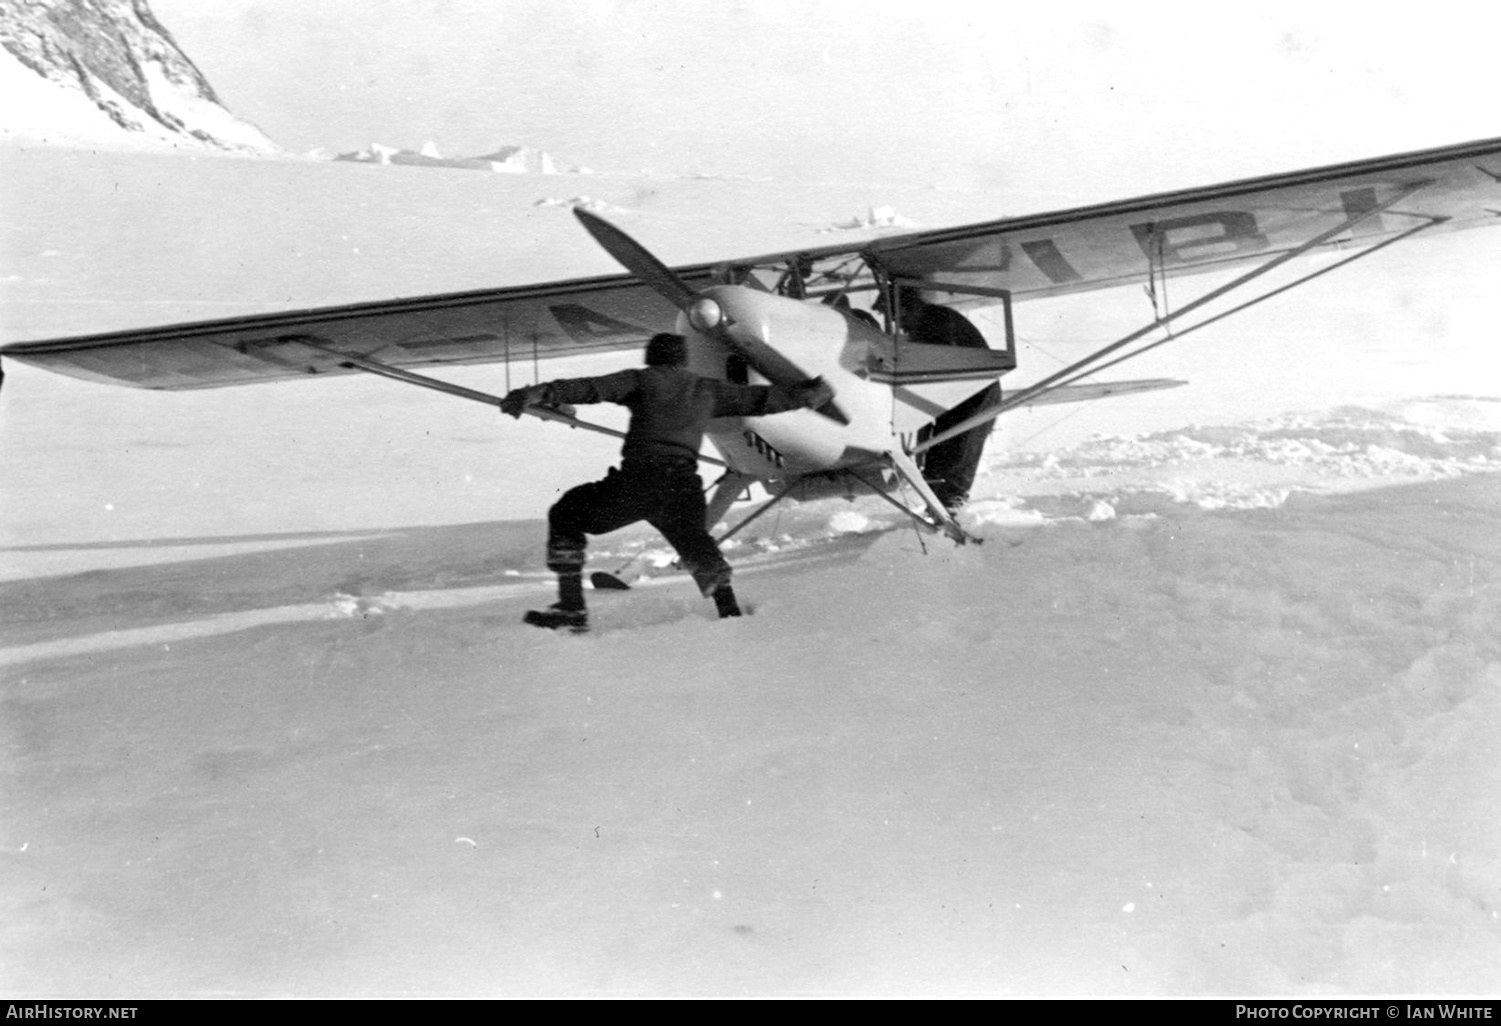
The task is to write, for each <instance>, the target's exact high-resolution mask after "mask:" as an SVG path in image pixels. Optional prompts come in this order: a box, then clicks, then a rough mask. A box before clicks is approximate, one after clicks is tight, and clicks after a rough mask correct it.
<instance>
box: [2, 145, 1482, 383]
mask: <svg viewBox="0 0 1501 1026" xmlns="http://www.w3.org/2000/svg"><path fill="white" fill-rule="evenodd" d="M1487 204H1489V205H1491V206H1495V207H1497V208H1498V209H1501V139H1489V140H1483V141H1480V142H1474V143H1466V144H1461V145H1456V146H1448V147H1442V148H1439V149H1432V150H1424V151H1420V152H1415V153H1407V154H1400V155H1397V156H1391V157H1381V158H1376V159H1372V160H1363V161H1356V162H1353V163H1348V164H1340V165H1335V166H1331V167H1324V168H1316V169H1313V170H1308V171H1300V172H1293V173H1290V174H1282V175H1272V176H1266V177H1261V178H1253V179H1246V180H1242V181H1237V182H1231V183H1227V184H1224V185H1217V186H1209V187H1205V188H1198V189H1186V190H1181V191H1177V192H1171V193H1162V194H1158V195H1153V196H1145V197H1141V198H1139V199H1134V200H1126V201H1122V202H1117V203H1107V204H1100V205H1095V206H1088V207H1079V208H1074V209H1070V210H1062V211H1055V212H1051V213H1041V214H1032V215H1027V216H1023V217H1014V218H1005V219H1001V220H994V221H986V222H981V223H978V224H972V225H966V226H961V227H956V228H943V229H936V230H930V231H919V232H910V233H905V234H902V235H889V236H885V237H882V238H879V239H876V240H874V241H868V240H865V241H858V242H851V243H845V244H842V245H830V246H822V247H809V248H808V249H805V250H798V251H793V252H784V253H775V254H770V255H766V256H760V257H750V258H745V259H741V260H727V261H724V262H722V263H716V264H702V265H695V266H691V267H678V268H673V271H674V272H675V273H676V274H677V276H678V277H679V278H680V279H682V280H683V281H684V282H685V283H687V284H688V285H689V286H690V287H693V288H698V287H701V286H704V285H707V284H710V283H713V282H716V281H723V280H739V276H743V275H744V274H746V273H750V272H751V271H752V270H753V269H755V268H776V267H778V266H781V267H783V268H787V267H791V266H794V265H795V266H797V267H798V268H799V273H800V275H801V277H802V279H803V282H804V283H805V285H806V288H807V290H808V293H809V294H811V295H818V294H819V293H820V291H822V292H825V293H828V292H844V291H850V290H856V291H858V290H860V289H869V288H870V287H872V285H873V283H874V280H875V278H874V272H876V271H879V272H880V273H881V274H884V275H891V276H896V277H899V278H903V279H910V280H917V281H921V282H923V283H925V284H926V285H927V286H930V287H933V288H936V289H938V290H940V291H941V290H942V288H943V286H945V285H951V286H955V287H957V288H968V289H971V290H976V289H978V290H981V291H983V290H992V291H993V290H998V289H1004V290H1007V291H1009V292H1010V293H1011V294H1012V296H1013V298H1014V299H1016V300H1026V299H1034V298H1041V297H1046V296H1054V295H1060V294H1065V293H1072V292H1080V291H1085V290H1089V289H1101V288H1112V287H1116V286H1120V285H1126V284H1130V283H1133V282H1145V281H1148V280H1149V276H1172V275H1180V274H1189V273H1197V272H1203V271H1213V270H1220V269H1224V268H1226V267H1229V266H1233V265H1236V264H1241V263H1245V262H1247V261H1252V260H1266V259H1268V258H1271V257H1274V256H1276V255H1278V254H1281V253H1290V252H1293V251H1294V250H1297V249H1300V248H1304V247H1307V250H1308V251H1309V252H1313V251H1316V250H1317V249H1321V248H1322V249H1350V248H1361V247H1366V246H1371V245H1374V244H1376V243H1379V242H1382V241H1386V240H1389V239H1393V238H1396V237H1398V236H1400V235H1401V234H1402V233H1404V232H1407V231H1410V230H1412V229H1414V228H1420V227H1434V226H1439V227H1437V228H1436V229H1435V230H1447V229H1454V228H1466V227H1472V226H1477V225H1481V224H1495V223H1497V222H1498V220H1501V214H1498V213H1497V212H1495V211H1493V210H1491V209H1489V208H1488V207H1487ZM1321 237H1322V238H1321ZM1314 240H1317V243H1316V245H1314V246H1309V243H1310V242H1311V241H1314ZM580 244H581V245H583V244H587V243H586V242H584V241H583V239H582V236H581V243H580ZM726 276H728V279H727V277H726ZM954 301H955V302H956V303H959V304H962V303H965V302H972V301H975V300H974V296H973V294H971V295H966V294H963V293H960V294H958V295H957V296H956V297H955V300H954ZM981 301H983V300H981ZM675 320H676V310H675V309H674V308H673V307H672V305H671V304H670V303H668V302H667V301H666V300H664V299H663V298H661V296H659V295H658V294H657V293H656V292H654V291H653V290H652V289H650V288H648V287H647V286H645V285H643V284H641V283H640V282H639V281H637V280H636V279H635V278H632V277H630V276H628V275H616V276H607V277H599V278H588V279H578V280H572V281H560V282H551V283H543V284H537V285H525V286H519V287H513V288H497V289H486V290H480V291H474V292H463V293H453V294H448V295H438V296H426V297H418V298H412V299H397V300H387V301H381V302H373V303H358V304H352V305H347V306H337V307H327V308H322V309H316V310H305V311H296V312H286V313H272V314H261V315H253V316H246V317H236V318H228V319H224V320H218V321H206V322H198V323H192V324H178V325H171V326H167V327H161V328H150V329H143V330H134V331H122V332H114V333H110V334H103V335H90V336H82V337H75V338H64V339H54V340H47V341H37V342H18V343H13V344H11V345H7V346H4V347H0V356H5V357H9V358H11V359H15V360H20V361H22V362H25V363H30V364H35V365H38V366H41V367H45V368H47V369H49V370H53V371H57V372H59V373H63V374H70V375H73V376H76V377H82V378H88V379H91V380H95V381H106V382H111V383H115V384H124V385H134V386H138V387H144V388H157V389H190V388H212V387H216V386H222V385H236V384H247V383H252V382H259V381H273V380H283V379H291V378H306V377H308V376H310V375H319V374H339V373H357V370H356V369H355V367H354V366H353V365H352V364H350V363H349V362H348V361H347V359H346V358H345V357H346V356H347V357H357V358H359V359H363V360H366V361H374V362H377V363H379V364H382V365H385V366H388V367H398V368H407V369H409V370H411V369H421V368H424V367H430V366H439V365H445V364H471V363H485V362H498V361H504V360H515V361H521V362H527V361H531V360H534V359H535V360H540V359H547V358H550V357H556V356H565V355H576V354H581V353H594V352H602V351H608V350H617V349H633V348H637V347H639V346H640V345H641V344H642V343H644V342H645V340H646V339H647V338H649V337H650V336H651V335H652V334H653V333H654V332H656V331H661V330H667V329H670V328H671V327H672V325H673V324H674V323H675Z"/></svg>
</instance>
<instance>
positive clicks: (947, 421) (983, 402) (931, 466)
mask: <svg viewBox="0 0 1501 1026" xmlns="http://www.w3.org/2000/svg"><path fill="white" fill-rule="evenodd" d="M1000 400H1001V386H1000V385H991V386H990V387H989V388H987V389H985V391H983V392H980V393H979V394H977V395H973V396H971V397H970V398H968V399H966V400H964V402H962V403H960V404H959V405H958V406H955V407H954V408H953V409H952V410H949V411H948V412H947V413H945V414H943V415H942V416H941V417H939V418H938V419H937V420H936V421H934V422H933V429H932V430H931V431H930V432H927V434H929V435H936V434H938V433H939V432H941V431H946V430H948V427H949V425H951V424H957V423H959V422H960V421H962V420H964V419H965V418H966V417H968V416H970V415H972V414H974V413H977V412H979V411H980V410H981V409H983V408H984V407H986V406H991V405H994V404H995V403H998V402H1000ZM994 426H995V425H994V424H981V425H980V426H979V427H975V428H971V429H970V430H968V431H966V432H964V434H962V435H959V436H957V437H955V438H950V439H949V440H948V441H947V442H940V443H939V444H938V445H935V446H933V448H931V449H929V450H928V451H927V452H926V453H924V454H923V456H924V458H923V463H922V476H923V480H925V481H927V482H928V486H929V487H931V488H932V489H933V494H934V495H936V496H938V500H939V501H940V502H942V503H943V504H944V505H948V506H952V505H959V504H961V503H963V502H964V501H965V500H966V499H968V498H969V490H970V487H971V486H972V485H973V484H974V483H975V472H976V471H978V470H979V468H980V457H982V456H983V455H985V441H986V439H988V438H989V437H990V429H991V428H992V427H994ZM919 437H921V436H919Z"/></svg>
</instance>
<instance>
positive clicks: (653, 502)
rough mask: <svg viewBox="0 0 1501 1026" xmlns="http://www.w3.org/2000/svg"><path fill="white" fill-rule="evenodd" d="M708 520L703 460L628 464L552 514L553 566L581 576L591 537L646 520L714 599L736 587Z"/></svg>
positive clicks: (582, 488) (575, 492)
mask: <svg viewBox="0 0 1501 1026" xmlns="http://www.w3.org/2000/svg"><path fill="white" fill-rule="evenodd" d="M706 516H707V511H706V509H705V507H704V486H703V482H702V481H701V480H700V479H699V476H698V461H697V460H694V459H690V458H688V457H682V458H677V457H667V458H655V459H652V458H648V459H628V460H625V461H623V462H622V463H621V465H620V467H619V468H614V467H612V468H610V472H609V473H608V474H606V475H605V477H604V480H602V481H594V482H591V483H590V484H584V485H579V486H578V487H577V488H571V489H569V490H568V491H567V492H564V493H563V497H562V498H561V499H559V500H558V501H557V502H556V503H555V504H554V505H553V507H552V509H550V510H548V511H547V566H548V569H550V570H554V571H556V572H558V573H568V572H577V571H579V570H581V569H582V568H583V565H584V556H585V548H586V546H587V544H588V535H591V534H608V533H609V532H611V531H618V530H620V528H622V527H626V526H628V525H630V524H634V523H636V522H637V521H639V520H645V521H646V522H647V523H648V524H651V526H652V527H655V528H656V529H657V530H658V531H660V532H661V533H662V537H664V538H666V539H667V542H668V544H670V545H671V546H672V547H673V548H674V549H676V550H677V553H678V556H680V557H681V558H682V561H683V567H684V568H685V569H686V570H687V571H688V572H689V573H691V574H692V575H693V579H694V581H696V582H697V583H698V587H699V590H700V591H702V592H703V593H704V594H705V595H711V594H713V593H714V590H715V589H716V588H718V587H719V586H720V585H723V584H729V583H730V564H729V563H727V562H725V558H724V556H723V555H722V554H721V553H720V551H719V546H718V545H717V544H715V542H714V538H713V537H712V536H711V535H710V534H709V528H708V526H707V525H706V524H705V523H704V518H705V517H706Z"/></svg>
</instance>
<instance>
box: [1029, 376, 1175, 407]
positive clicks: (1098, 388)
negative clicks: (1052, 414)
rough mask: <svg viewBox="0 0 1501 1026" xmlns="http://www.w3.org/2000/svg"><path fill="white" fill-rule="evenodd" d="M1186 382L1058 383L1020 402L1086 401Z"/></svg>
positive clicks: (1172, 379) (1031, 404)
mask: <svg viewBox="0 0 1501 1026" xmlns="http://www.w3.org/2000/svg"><path fill="white" fill-rule="evenodd" d="M1186 384H1188V382H1186V381H1179V380H1177V379H1176V378H1138V379H1136V380H1134V381H1100V382H1097V383H1093V384H1088V385H1060V386H1059V387H1057V388H1054V389H1050V390H1048V391H1046V392H1043V393H1042V394H1041V395H1039V396H1037V397H1036V398H1035V399H1029V400H1027V401H1026V402H1024V403H1022V404H1021V405H1022V406H1048V405H1051V404H1053V403H1087V402H1089V401H1091V400H1094V399H1108V398H1109V397H1110V396H1113V395H1134V394H1135V393H1137V392H1156V391H1159V390H1161V389H1164V388H1177V387H1178V386H1180V385H1186Z"/></svg>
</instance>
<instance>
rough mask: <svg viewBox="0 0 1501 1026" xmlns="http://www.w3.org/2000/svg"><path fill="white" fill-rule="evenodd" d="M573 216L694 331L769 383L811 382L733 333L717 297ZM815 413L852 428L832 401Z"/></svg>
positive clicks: (600, 224) (612, 233)
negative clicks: (730, 352) (723, 347)
mask: <svg viewBox="0 0 1501 1026" xmlns="http://www.w3.org/2000/svg"><path fill="white" fill-rule="evenodd" d="M573 216H574V217H576V218H578V219H579V221H580V222H581V223H582V224H583V226H584V229H585V230H586V231H587V232H588V233H589V234H590V235H592V236H593V237H594V241H595V242H597V243H599V244H600V246H602V247H603V248H604V251H605V252H606V253H608V254H610V256H612V257H614V258H615V259H616V260H617V261H618V262H619V263H620V265H621V266H622V267H624V268H625V269H626V270H627V271H630V272H631V274H633V275H635V276H636V278H638V279H639V280H640V281H641V283H642V284H643V285H646V286H647V287H648V288H650V289H652V290H653V291H655V292H656V293H657V294H658V295H660V296H661V297H662V298H663V299H665V300H667V301H668V302H669V303H671V304H672V305H673V306H675V307H677V308H678V310H679V311H681V312H682V313H684V314H687V316H688V323H689V324H692V325H693V327H694V328H695V329H696V330H698V331H700V332H702V333H703V334H705V335H710V336H712V337H714V338H715V339H717V340H719V341H720V342H723V343H724V344H725V345H726V346H728V347H729V348H730V349H732V350H734V351H735V352H736V353H739V354H740V355H741V356H742V357H744V358H745V362H746V363H747V364H748V365H750V367H751V368H752V369H754V370H755V371H756V372H757V373H759V374H761V375H763V376H764V377H765V378H766V379H767V380H769V381H774V382H778V383H779V384H784V385H789V384H792V383H794V382H799V381H806V380H807V379H808V378H809V377H810V375H809V374H807V373H805V372H804V371H803V370H802V368H800V367H798V366H797V364H795V363H793V362H792V361H791V360H789V359H787V358H786V357H785V356H783V355H782V354H781V353H779V352H777V351H776V350H775V349H772V348H771V347H769V346H766V345H753V344H750V343H747V342H745V341H744V340H742V339H740V338H737V337H736V336H735V334H734V333H733V332H731V331H730V330H729V322H728V321H727V320H726V319H725V315H724V310H723V309H722V308H721V307H720V305H719V304H718V303H717V302H716V301H715V300H714V299H713V297H711V296H705V295H701V294H700V293H698V292H695V291H694V290H693V289H692V288H691V287H690V286H689V285H688V283H687V282H685V281H683V279H682V278H679V277H678V276H677V275H676V274H674V273H673V271H672V269H671V268H670V267H668V266H667V265H666V264H664V263H662V261H660V260H658V259H657V258H656V257H655V256H654V255H653V254H652V252H651V251H650V250H649V249H647V248H646V247H645V246H643V245H641V243H639V242H637V241H636V240H635V239H633V238H631V237H630V236H629V235H627V234H626V233H625V232H623V231H621V230H620V229H619V228H617V227H615V226H614V225H613V224H611V223H610V222H609V221H606V220H605V219H604V218H602V217H600V216H599V215H598V214H595V213H591V212H590V211H588V210H585V209H583V208H582V207H574V208H573ZM817 412H819V413H821V414H823V415H824V416H825V417H828V418H829V419H831V420H834V421H837V422H839V423H840V424H848V423H849V418H848V417H847V416H845V414H844V411H843V410H841V409H840V408H839V406H838V405H837V404H836V403H835V402H834V400H832V399H830V400H829V401H828V402H826V403H824V404H823V405H822V406H820V407H819V408H818V410H817Z"/></svg>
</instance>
